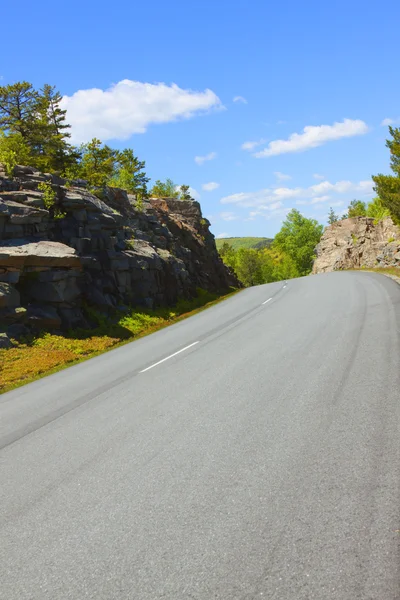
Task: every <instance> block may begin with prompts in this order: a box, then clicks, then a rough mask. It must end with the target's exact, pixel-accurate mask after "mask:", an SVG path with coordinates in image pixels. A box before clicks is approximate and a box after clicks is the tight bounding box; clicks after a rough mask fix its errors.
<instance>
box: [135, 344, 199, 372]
mask: <svg viewBox="0 0 400 600" xmlns="http://www.w3.org/2000/svg"><path fill="white" fill-rule="evenodd" d="M198 343H199V342H193V344H190V345H189V346H185V348H182V349H181V350H178V352H174V353H173V354H170V355H169V356H167V357H166V358H163V359H162V360H159V361H158V362H156V363H154V365H151V366H150V367H147V368H146V369H143V371H139V372H140V373H145V372H146V371H149V370H150V369H152V368H153V367H156V366H157V365H161V363H163V362H165V361H166V360H169V359H170V358H172V357H173V356H176V355H177V354H180V353H181V352H185V350H189V348H191V347H192V346H195V345H196V344H198Z"/></svg>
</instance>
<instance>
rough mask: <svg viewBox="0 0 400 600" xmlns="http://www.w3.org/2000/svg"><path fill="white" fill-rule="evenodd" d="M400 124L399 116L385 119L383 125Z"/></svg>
mask: <svg viewBox="0 0 400 600" xmlns="http://www.w3.org/2000/svg"><path fill="white" fill-rule="evenodd" d="M399 124H400V117H397V118H396V119H383V121H382V123H381V125H383V126H384V127H385V126H388V125H399Z"/></svg>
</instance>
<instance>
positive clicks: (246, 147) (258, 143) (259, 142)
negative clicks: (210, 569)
mask: <svg viewBox="0 0 400 600" xmlns="http://www.w3.org/2000/svg"><path fill="white" fill-rule="evenodd" d="M265 142H266V140H265V139H264V138H262V139H261V140H257V141H254V142H244V143H243V144H242V145H241V148H242V150H248V151H250V152H251V150H254V148H257V146H262V145H263V144H265Z"/></svg>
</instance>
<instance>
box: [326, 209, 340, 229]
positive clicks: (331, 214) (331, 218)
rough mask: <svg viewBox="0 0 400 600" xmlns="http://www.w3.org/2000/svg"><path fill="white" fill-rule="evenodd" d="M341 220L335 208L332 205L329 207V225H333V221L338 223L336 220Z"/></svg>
mask: <svg viewBox="0 0 400 600" xmlns="http://www.w3.org/2000/svg"><path fill="white" fill-rule="evenodd" d="M338 220H339V217H338V216H337V214H336V213H335V211H334V210H333V208H332V207H330V209H329V215H328V223H329V225H332V224H333V223H336V221H338Z"/></svg>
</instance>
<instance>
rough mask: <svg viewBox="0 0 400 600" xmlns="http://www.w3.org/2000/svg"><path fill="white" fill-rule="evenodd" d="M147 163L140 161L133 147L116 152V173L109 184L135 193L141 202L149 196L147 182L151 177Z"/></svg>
mask: <svg viewBox="0 0 400 600" xmlns="http://www.w3.org/2000/svg"><path fill="white" fill-rule="evenodd" d="M145 166H146V163H145V162H144V161H140V160H139V159H138V158H137V157H136V156H135V155H134V154H133V150H132V149H131V148H126V149H125V150H122V151H121V152H117V153H116V166H115V167H116V173H115V175H114V176H113V177H112V179H111V181H110V183H109V185H111V186H114V187H119V188H122V189H124V190H126V191H127V192H129V193H131V194H135V195H136V198H137V202H138V203H139V204H140V203H141V202H142V201H143V199H144V198H146V197H147V196H148V191H147V184H148V182H149V181H150V178H149V177H147V176H146V173H145V171H144V168H145Z"/></svg>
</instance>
